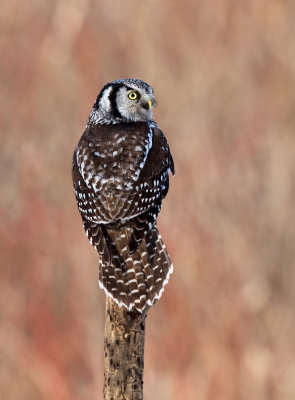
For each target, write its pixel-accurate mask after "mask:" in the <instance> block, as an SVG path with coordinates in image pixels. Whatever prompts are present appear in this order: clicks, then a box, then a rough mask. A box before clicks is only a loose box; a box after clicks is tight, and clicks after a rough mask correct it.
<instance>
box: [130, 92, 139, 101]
mask: <svg viewBox="0 0 295 400" xmlns="http://www.w3.org/2000/svg"><path fill="white" fill-rule="evenodd" d="M128 97H129V99H130V100H136V99H137V97H138V94H137V93H136V92H131V93H129V94H128Z"/></svg>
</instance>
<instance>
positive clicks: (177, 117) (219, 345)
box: [0, 0, 295, 400]
mask: <svg viewBox="0 0 295 400" xmlns="http://www.w3.org/2000/svg"><path fill="white" fill-rule="evenodd" d="M294 20H295V7H294V4H293V2H292V1H279V0H262V1H259V2H258V1H256V0H249V1H233V0H221V1H218V2H213V1H203V0H199V1H194V0H184V1H181V2H179V1H177V0H169V1H168V0H146V1H138V0H125V1H108V0H100V1H95V0H59V1H57V0H52V1H50V2H49V1H47V2H46V1H44V0H43V1H40V0H27V1H26V2H19V1H17V0H10V1H8V0H4V2H2V5H1V10H0V26H1V36H0V54H1V63H0V64H1V66H0V79H1V83H0V84H1V88H0V89H1V90H0V117H1V131H2V133H1V136H0V152H1V154H0V182H1V195H0V262H1V280H0V304H1V312H0V323H1V325H0V327H1V329H0V398H1V399H3V400H23V399H28V400H83V399H85V400H86V399H87V400H89V399H101V398H102V387H103V332H104V303H105V297H104V294H103V292H102V291H101V290H100V289H99V288H98V285H97V277H98V261H97V255H96V253H95V251H94V250H93V249H92V248H91V246H90V244H89V242H88V240H87V239H86V236H85V234H84V232H83V229H82V225H81V220H80V216H79V214H78V211H77V209H76V204H75V200H74V196H73V190H72V182H71V157H72V153H73V150H74V147H75V146H76V143H77V141H78V139H79V137H80V135H81V134H82V132H83V129H84V126H85V123H86V120H87V116H88V114H89V111H90V109H91V107H92V104H93V103H94V100H95V98H96V96H97V94H98V92H99V90H100V89H101V87H102V86H103V85H104V84H105V83H107V82H109V81H111V80H113V79H118V78H124V77H130V78H140V79H143V80H145V81H147V82H148V83H150V84H151V85H152V86H153V88H154V90H155V94H156V99H157V101H158V106H157V108H156V109H155V112H154V116H155V120H156V121H157V122H158V123H159V125H160V127H161V128H162V129H163V131H164V132H165V134H166V136H167V138H168V140H169V143H170V147H171V151H172V153H173V156H174V161H175V167H176V176H175V178H174V179H172V181H171V189H170V192H169V195H168V197H167V199H166V200H165V201H164V204H163V209H162V212H161V215H160V218H159V228H160V231H161V232H162V235H163V237H164V240H165V243H166V245H167V247H168V249H169V251H170V254H171V257H172V259H173V261H174V266H175V272H174V274H173V276H172V278H171V280H170V282H169V285H168V286H167V287H166V289H165V292H164V294H163V297H162V298H161V300H160V301H159V302H158V303H157V304H156V305H155V306H154V307H153V309H152V310H151V311H150V313H149V316H148V319H147V332H146V348H145V375H144V378H145V382H144V394H145V399H146V400H160V399H161V400H171V399H173V400H182V399H186V400H213V399H214V400H216V399H218V400H243V399H245V400H249V399H250V400H254V399H255V400H256V399H257V400H258V399H259V400H279V399H280V400H293V399H294V398H295V379H294V377H295V290H294V289H295V268H294V259H295V244H294V243H295V207H294V204H295V112H294V104H295V40H294V39H295V29H294Z"/></svg>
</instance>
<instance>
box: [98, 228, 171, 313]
mask: <svg viewBox="0 0 295 400" xmlns="http://www.w3.org/2000/svg"><path fill="white" fill-rule="evenodd" d="M107 234H108V238H109V243H110V246H111V249H110V250H111V262H110V263H108V262H106V261H104V259H103V257H100V260H99V285H100V287H101V288H102V289H104V291H105V293H106V294H107V295H108V296H110V297H111V298H112V299H113V300H114V301H115V302H116V303H117V304H118V305H119V306H124V307H126V308H127V309H128V310H129V311H131V310H134V309H136V310H137V311H138V312H143V310H144V309H145V308H146V307H148V306H151V305H153V304H154V303H155V302H156V301H157V299H159V298H160V297H161V295H162V292H163V290H164V286H165V285H166V283H167V282H168V280H169V276H170V274H171V273H172V271H173V265H172V263H171V260H170V257H169V255H168V252H167V250H166V247H165V245H164V242H163V240H162V237H161V235H160V233H159V231H158V229H157V228H156V227H153V228H152V230H151V231H149V232H148V233H147V234H146V236H145V237H144V239H143V241H142V243H141V244H140V246H139V247H138V249H137V250H136V251H135V252H134V253H132V254H130V253H129V247H128V243H129V241H130V235H131V233H130V231H129V229H128V228H125V229H120V230H114V229H108V230H107Z"/></svg>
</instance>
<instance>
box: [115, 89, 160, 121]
mask: <svg viewBox="0 0 295 400" xmlns="http://www.w3.org/2000/svg"><path fill="white" fill-rule="evenodd" d="M116 103H117V108H118V111H119V113H120V114H121V115H122V117H123V119H124V120H127V121H134V122H137V121H151V120H152V118H153V115H152V111H151V110H152V107H153V104H154V98H153V94H152V93H148V92H147V91H146V90H145V89H143V88H139V87H129V86H123V87H121V88H120V89H119V90H118V92H117V96H116Z"/></svg>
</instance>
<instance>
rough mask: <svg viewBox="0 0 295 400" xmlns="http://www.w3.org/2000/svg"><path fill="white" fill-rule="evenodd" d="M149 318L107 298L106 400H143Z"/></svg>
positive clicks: (105, 340)
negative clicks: (147, 322) (145, 347)
mask: <svg viewBox="0 0 295 400" xmlns="http://www.w3.org/2000/svg"><path fill="white" fill-rule="evenodd" d="M145 318H146V312H145V313H143V314H140V313H138V312H137V311H133V312H129V311H127V310H126V309H125V308H124V307H119V306H118V305H117V304H116V303H114V302H113V301H112V300H111V299H110V298H109V297H108V296H107V297H106V314H105V337H104V371H105V372H104V399H105V400H120V399H124V400H142V399H143V365H144V360H143V358H144V335H145Z"/></svg>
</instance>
